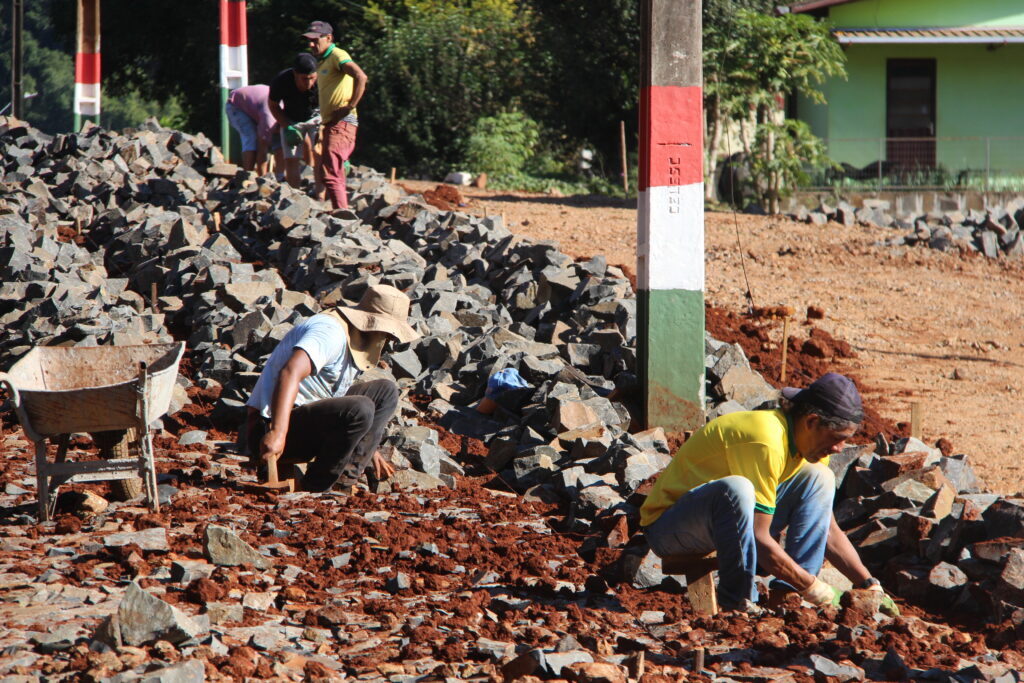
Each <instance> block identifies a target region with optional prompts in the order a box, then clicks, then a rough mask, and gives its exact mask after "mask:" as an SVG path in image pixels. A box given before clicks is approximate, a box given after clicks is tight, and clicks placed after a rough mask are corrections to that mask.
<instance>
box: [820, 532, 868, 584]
mask: <svg viewBox="0 0 1024 683" xmlns="http://www.w3.org/2000/svg"><path fill="white" fill-rule="evenodd" d="M825 558H826V559H827V560H828V561H829V562H831V563H832V565H833V566H834V567H835V568H836V569H838V570H839V571H840V572H842V574H843V576H845V577H846V578H848V579H849V580H850V581H852V582H853V585H854V586H861V585H862V584H863V583H864V582H865V581H866V580H867V579H869V578H870V577H871V572H869V571H868V568H867V567H865V566H864V563H863V562H861V559H860V555H858V554H857V549H856V548H854V547H853V544H852V543H850V539H849V538H847V537H846V533H845V532H844V531H843V530H842V529H840V528H839V524H838V523H837V522H836V518H835V515H832V520H831V522H830V523H829V528H828V543H827V545H826V546H825Z"/></svg>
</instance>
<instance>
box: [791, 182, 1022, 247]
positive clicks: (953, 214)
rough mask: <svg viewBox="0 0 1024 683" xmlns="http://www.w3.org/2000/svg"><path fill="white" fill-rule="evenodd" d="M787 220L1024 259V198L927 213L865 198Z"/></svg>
mask: <svg viewBox="0 0 1024 683" xmlns="http://www.w3.org/2000/svg"><path fill="white" fill-rule="evenodd" d="M789 217H790V218H792V219H793V220H797V221H802V222H806V223H810V224H812V225H826V224H827V223H828V222H829V221H834V222H836V223H839V224H841V225H845V226H846V227H851V226H854V225H877V226H879V227H882V228H894V229H896V230H898V231H900V233H899V234H898V235H896V236H893V237H890V238H888V239H886V240H884V241H883V242H882V244H885V245H887V246H892V247H899V246H908V247H913V246H926V247H930V248H932V249H938V250H939V251H961V252H971V253H979V254H984V255H985V256H987V257H988V258H1005V259H1011V260H1019V259H1021V258H1024V243H1022V240H1024V238H1022V235H1021V231H1020V224H1021V222H1022V221H1024V197H1018V198H1015V199H1012V200H1009V201H1007V202H1006V203H1005V204H1002V205H999V206H993V207H990V208H988V209H987V210H984V211H981V210H978V209H967V210H961V209H959V208H952V209H950V210H948V211H929V212H927V213H922V212H911V213H906V212H896V211H893V208H892V202H890V201H889V200H887V199H864V200H862V206H860V207H859V208H858V207H854V206H853V205H852V204H850V203H849V202H846V201H839V202H837V203H836V205H835V206H832V205H829V204H824V203H823V204H820V205H819V206H818V207H817V208H815V209H813V210H808V209H806V208H804V207H799V208H798V209H797V210H796V212H795V213H791V214H789Z"/></svg>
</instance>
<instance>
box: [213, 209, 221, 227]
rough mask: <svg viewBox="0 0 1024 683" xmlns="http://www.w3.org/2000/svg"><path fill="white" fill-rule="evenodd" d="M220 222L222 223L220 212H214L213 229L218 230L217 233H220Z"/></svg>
mask: <svg viewBox="0 0 1024 683" xmlns="http://www.w3.org/2000/svg"><path fill="white" fill-rule="evenodd" d="M220 221H221V217H220V211H214V212H213V229H214V230H216V231H217V232H220Z"/></svg>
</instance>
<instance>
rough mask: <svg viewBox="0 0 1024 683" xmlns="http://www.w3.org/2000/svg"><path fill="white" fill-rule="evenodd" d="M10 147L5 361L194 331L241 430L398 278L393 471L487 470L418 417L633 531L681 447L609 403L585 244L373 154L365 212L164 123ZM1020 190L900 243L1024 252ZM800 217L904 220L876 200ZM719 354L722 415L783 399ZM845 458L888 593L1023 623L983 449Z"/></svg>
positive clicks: (616, 383)
mask: <svg viewBox="0 0 1024 683" xmlns="http://www.w3.org/2000/svg"><path fill="white" fill-rule="evenodd" d="M0 156H2V168H0V181H2V182H0V282H2V285H0V325H2V326H3V329H4V334H3V335H2V336H0V368H3V369H6V368H8V367H9V366H10V365H11V364H12V363H13V362H15V361H16V360H17V359H18V358H19V357H20V356H21V355H23V354H24V353H25V352H27V351H28V350H29V349H30V348H31V347H32V346H34V345H54V344H57V345H97V344H141V343H154V342H163V341H172V340H175V339H178V340H183V341H186V342H187V354H188V357H189V359H190V363H189V365H190V367H191V376H186V375H185V374H182V375H180V376H179V377H178V384H177V388H176V391H175V395H174V399H173V405H172V407H171V412H172V413H173V412H174V411H176V410H179V409H180V408H181V407H182V406H184V405H185V404H186V403H187V402H188V400H189V398H188V395H187V394H186V390H187V389H188V388H189V387H190V386H191V385H192V384H193V383H195V384H196V385H198V386H200V387H202V388H204V389H215V390H218V391H219V393H220V398H219V400H218V402H217V405H216V408H215V410H214V413H213V416H212V417H213V419H214V421H215V422H216V423H217V424H218V425H222V426H223V428H224V429H226V430H234V429H236V428H237V426H238V424H239V422H240V421H241V419H242V417H243V415H244V401H245V400H246V398H247V397H248V393H249V391H250V390H251V389H252V387H253V386H254V384H255V381H256V379H257V378H258V376H259V371H260V369H261V368H262V366H263V364H264V362H265V361H266V359H267V357H268V356H269V354H270V353H271V351H272V350H273V348H274V346H275V345H276V344H277V342H278V341H279V340H280V339H281V338H282V337H283V336H284V335H285V334H286V333H287V332H288V330H289V329H291V327H292V326H293V325H294V324H296V322H298V321H300V320H302V319H304V318H306V317H308V316H310V315H313V314H315V313H317V312H318V311H320V310H321V309H322V308H324V307H327V306H331V305H336V304H347V305H354V304H355V302H357V301H358V300H359V298H360V296H361V295H362V294H363V292H364V291H365V290H366V288H367V287H369V286H370V285H373V284H375V283H384V284H389V285H393V286H395V287H398V288H399V289H401V290H403V291H405V292H406V293H407V294H408V295H409V296H410V298H411V299H412V302H413V304H412V311H411V315H410V322H411V324H413V325H414V326H415V327H416V328H417V329H418V330H419V332H420V333H421V334H422V337H421V338H420V339H419V340H417V341H415V342H413V343H411V344H406V345H401V346H398V347H397V348H395V349H393V350H392V352H391V353H390V355H388V356H387V357H386V362H385V363H384V364H383V367H381V368H376V369H373V370H371V371H370V373H369V374H370V375H371V376H381V377H392V378H394V379H395V380H396V381H397V383H398V385H399V386H400V388H402V390H403V399H402V402H401V405H400V414H399V416H398V419H396V420H394V421H393V422H392V424H391V426H390V427H389V430H388V432H387V435H386V440H385V444H386V446H387V447H388V449H389V452H390V457H391V459H392V460H393V461H394V462H395V464H396V465H397V466H398V467H399V468H400V472H399V473H398V474H397V475H396V477H395V478H394V479H393V480H392V481H391V482H390V486H391V487H393V488H421V489H429V488H434V487H441V486H449V487H453V486H454V483H455V481H456V478H457V477H458V476H460V475H461V474H463V473H464V472H465V471H466V470H467V469H468V468H469V467H479V466H480V464H481V463H479V462H477V461H479V458H477V459H476V460H477V461H472V460H471V458H469V457H468V455H467V454H466V453H451V452H449V451H447V450H445V449H443V448H442V447H441V446H440V434H439V432H438V430H436V429H433V428H431V427H429V426H421V425H420V421H421V420H423V421H424V422H426V423H427V424H431V423H433V424H437V425H440V426H442V427H443V428H444V429H445V430H447V431H449V432H452V433H454V434H458V435H463V436H467V437H472V438H474V439H480V440H482V441H483V442H484V444H485V445H486V447H487V449H488V454H487V456H486V458H485V459H484V462H483V465H485V466H486V468H488V469H489V470H490V471H492V472H494V473H496V474H497V475H499V476H500V477H501V479H502V480H503V481H504V482H505V483H507V484H510V485H511V486H513V487H514V488H515V489H516V490H518V491H520V492H522V493H523V495H526V496H529V497H532V498H538V499H544V500H560V501H563V502H564V503H565V504H566V505H567V506H568V507H569V508H570V509H571V510H572V514H571V515H570V516H569V518H570V520H571V521H570V523H569V526H570V528H569V529H566V530H567V531H573V532H588V531H595V530H599V529H614V528H616V524H615V523H614V522H615V521H616V520H615V518H616V517H623V518H624V519H625V520H626V524H627V527H628V529H629V530H630V531H631V532H635V531H636V530H637V525H638V505H639V502H640V501H641V500H642V497H641V496H640V495H639V494H638V489H640V487H641V485H642V484H644V483H645V482H647V481H649V480H650V479H651V478H652V477H653V476H654V475H656V474H657V473H658V472H660V471H661V470H662V469H663V468H664V467H665V466H666V464H667V463H668V462H669V461H670V459H671V454H670V452H669V447H668V440H667V438H666V435H665V433H664V432H663V431H662V430H660V429H652V430H648V431H644V432H639V433H631V432H630V431H628V430H629V427H630V423H631V415H630V410H629V407H628V406H627V405H626V404H624V403H623V402H621V401H618V400H613V398H615V397H616V396H622V395H628V394H629V389H630V388H632V387H635V385H636V383H637V379H636V376H637V356H636V349H637V346H636V341H637V340H636V336H637V329H636V323H637V321H636V299H635V298H634V293H633V291H632V289H631V287H630V284H629V281H628V280H627V279H626V277H624V275H623V273H622V272H621V270H619V269H618V268H616V267H614V266H609V265H608V264H607V263H606V262H605V259H604V258H603V257H602V256H600V255H598V256H595V257H593V258H592V259H590V260H589V261H574V260H573V259H572V258H570V257H569V256H567V255H566V254H564V253H562V252H561V251H559V249H558V248H557V245H556V244H554V243H550V242H534V241H530V240H528V239H523V238H520V237H517V236H515V235H513V234H511V233H510V232H509V230H507V229H506V228H505V227H504V226H503V225H502V224H501V221H500V220H499V219H497V218H495V217H487V218H480V217H476V216H471V215H468V214H465V213H460V212H457V211H441V210H438V209H435V208H434V207H432V206H429V205H428V204H427V203H425V202H424V200H423V199H422V197H420V196H418V195H409V194H407V193H405V192H404V191H403V190H402V189H401V188H399V187H397V186H394V185H391V184H389V183H388V182H387V181H386V179H385V178H384V177H383V176H382V175H381V174H379V173H377V172H375V171H373V170H372V169H369V168H362V167H357V168H355V169H354V172H353V173H352V175H351V177H350V178H349V181H348V183H349V191H350V196H351V209H350V210H336V211H330V210H329V209H328V208H327V207H325V205H323V204H321V203H320V202H318V201H316V200H314V199H311V198H310V197H309V196H307V194H305V192H303V191H302V190H299V189H293V188H291V187H289V186H288V185H286V184H280V183H278V182H277V181H276V180H274V179H273V178H271V177H263V178H258V177H256V176H255V175H254V174H251V173H248V172H245V171H243V170H242V169H240V168H238V167H236V166H234V165H232V164H230V163H227V162H225V160H224V159H223V157H222V156H221V153H220V151H219V150H218V148H217V147H216V146H215V145H214V144H213V143H212V142H211V141H210V140H209V139H207V138H206V137H204V136H203V135H201V134H199V135H194V136H193V135H189V134H186V133H182V132H179V131H174V130H170V129H165V128H162V127H161V126H159V125H158V124H157V123H156V122H155V121H150V122H147V123H146V124H144V125H143V126H142V127H141V128H139V129H138V130H126V131H124V132H120V133H117V132H111V131H107V130H104V129H101V128H98V127H87V128H85V129H84V130H83V131H81V132H80V133H77V134H61V135H57V136H49V135H46V134H43V133H41V132H39V131H37V130H35V129H33V128H31V127H30V126H28V125H27V124H25V123H23V122H19V121H16V120H14V119H2V118H0ZM1021 202H1022V207H1006V211H1004V212H1002V213H998V212H990V213H988V214H984V215H982V214H978V215H975V214H974V213H973V212H972V213H971V214H970V215H964V216H962V217H959V219H958V220H954V219H953V218H952V217H949V216H943V217H942V218H941V219H935V220H933V217H929V216H926V217H923V218H915V219H914V220H912V221H909V222H908V221H903V222H904V223H905V226H903V227H905V228H906V229H908V230H913V231H914V232H913V235H914V236H913V237H912V238H911V237H904V238H901V239H904V240H905V241H907V243H909V240H911V239H913V240H917V241H924V242H928V243H929V244H932V246H939V245H940V243H941V242H942V240H946V243H948V244H950V245H955V244H958V243H960V242H964V243H969V244H974V245H975V247H976V248H979V249H981V250H982V251H984V252H986V253H988V252H989V251H991V250H996V251H1002V252H1004V253H1006V254H1008V255H1012V254H1019V253H1020V250H1021V246H1020V242H1021V237H1020V234H1019V228H1018V225H1017V221H1018V220H1019V219H1020V218H1021V215H1020V212H1021V209H1022V208H1024V200H1021ZM807 218H808V219H810V220H812V221H816V222H821V221H824V220H838V221H839V222H843V223H848V224H849V223H852V222H856V221H871V222H873V223H877V224H881V225H886V224H893V223H896V222H897V221H896V219H891V217H889V216H888V214H886V213H885V207H884V206H881V205H879V206H874V207H870V206H866V207H865V208H862V209H857V210H856V211H854V210H853V209H852V208H851V207H849V206H844V205H840V206H839V207H836V208H835V209H832V208H830V207H822V210H820V211H816V212H811V213H810V214H808V216H807ZM900 220H902V219H900ZM990 255H994V253H993V254H990ZM706 367H707V392H706V393H707V405H706V408H707V413H708V416H709V418H713V417H716V416H718V415H721V414H724V413H728V412H731V411H734V410H749V409H757V408H765V407H771V406H773V405H775V402H776V401H777V399H778V393H777V391H776V390H775V389H774V388H773V387H772V386H771V385H769V384H768V382H766V381H765V380H764V379H763V378H762V377H761V376H760V375H759V374H758V373H757V372H756V371H754V370H752V369H751V367H750V365H749V364H748V362H747V359H746V357H745V356H744V354H743V351H742V349H741V348H740V347H739V346H738V345H733V344H726V343H723V342H721V341H718V340H716V339H714V338H712V337H711V336H708V337H707V338H706ZM508 368H514V369H515V370H517V371H518V373H519V374H520V376H521V377H522V378H523V379H524V380H525V382H526V383H527V384H528V385H529V386H528V387H527V388H524V389H517V390H513V391H509V392H506V393H505V394H502V395H501V396H499V397H498V399H497V401H498V403H499V408H498V410H497V411H496V412H495V413H494V414H492V415H483V414H481V413H480V412H478V411H477V410H476V409H475V407H476V405H477V403H478V402H479V401H480V399H481V398H482V397H483V395H484V391H485V389H486V385H487V381H488V378H489V377H491V376H492V375H493V374H494V373H496V372H497V371H499V370H503V369H508ZM414 399H415V400H414ZM831 467H832V468H833V470H834V471H835V472H836V474H837V485H838V492H837V506H836V516H837V518H838V520H839V522H840V524H841V525H842V526H843V527H844V528H846V529H847V530H848V532H849V534H850V537H851V538H852V539H853V540H854V543H855V544H856V545H857V547H858V548H859V549H860V551H861V553H862V554H863V556H864V557H865V560H866V561H867V562H868V564H869V566H871V567H872V569H873V570H874V571H876V572H878V573H879V574H880V575H881V576H883V579H884V580H886V581H887V585H889V586H890V587H891V588H892V589H893V590H894V592H896V593H897V594H898V595H901V596H904V597H908V598H912V599H915V600H921V601H925V602H933V603H936V604H939V605H944V606H949V605H953V606H955V607H956V609H958V610H961V609H962V610H964V611H972V612H975V613H980V614H983V615H987V616H989V617H990V618H993V619H1004V618H1012V619H1013V620H1014V621H1015V622H1016V623H1017V624H1021V623H1024V498H1022V497H1004V496H997V495H994V494H989V493H984V492H982V490H981V486H980V485H979V483H978V481H977V480H976V478H975V477H974V474H973V472H972V470H971V467H970V464H969V462H968V458H967V456H965V455H943V454H942V453H941V452H940V451H938V450H937V449H935V448H932V447H930V446H928V445H927V444H924V443H921V442H920V441H918V440H916V439H901V440H898V441H895V442H893V443H889V442H888V441H886V440H885V438H884V437H882V436H879V437H878V439H877V440H876V443H873V444H869V445H867V446H856V447H850V448H847V449H846V450H845V451H844V452H842V453H841V454H839V455H837V456H835V457H833V458H832V462H831ZM604 535H605V536H607V534H604ZM619 570H621V572H623V573H624V578H625V580H628V581H630V582H632V583H634V584H635V585H637V586H651V585H656V584H660V583H661V582H663V581H668V580H674V578H673V577H665V576H664V575H663V574H662V573H661V571H660V561H659V560H658V558H656V557H655V556H654V555H653V554H652V553H650V552H646V551H645V550H644V549H643V548H642V547H641V548H640V549H639V550H637V551H636V552H633V553H627V554H626V559H625V560H624V561H623V562H621V566H620V567H619Z"/></svg>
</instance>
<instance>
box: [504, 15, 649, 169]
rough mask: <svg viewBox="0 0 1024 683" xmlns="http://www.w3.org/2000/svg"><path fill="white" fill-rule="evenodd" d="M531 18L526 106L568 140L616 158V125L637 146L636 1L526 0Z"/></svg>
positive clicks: (569, 143) (547, 127)
mask: <svg viewBox="0 0 1024 683" xmlns="http://www.w3.org/2000/svg"><path fill="white" fill-rule="evenodd" d="M527 3H528V4H529V5H531V6H532V7H533V11H534V13H535V15H536V17H537V21H536V23H535V25H534V33H535V41H534V46H535V49H534V51H533V52H532V54H531V61H530V64H529V68H530V72H529V73H528V74H527V77H528V80H527V86H528V87H527V88H526V89H525V90H524V92H523V93H522V99H523V103H524V108H525V110H526V111H529V112H530V113H531V114H532V115H533V117H534V118H535V119H536V120H537V122H538V123H540V124H541V127H542V128H543V129H544V130H545V131H549V132H550V134H551V136H553V137H555V138H557V139H563V140H564V142H565V144H566V146H568V147H574V148H578V147H579V146H581V145H583V144H585V145H586V146H588V147H590V148H593V149H596V150H597V151H598V152H599V153H600V154H601V155H602V156H603V157H605V158H608V159H618V157H619V124H620V122H621V121H625V122H626V126H627V129H628V133H629V135H630V140H631V142H630V146H631V147H632V148H635V145H636V142H635V139H636V135H637V127H636V122H637V108H638V105H639V98H638V94H639V92H640V81H639V74H640V53H641V46H640V3H639V2H637V0H601V1H600V2H595V1H594V0H560V1H559V2H545V1H543V0H527Z"/></svg>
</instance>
